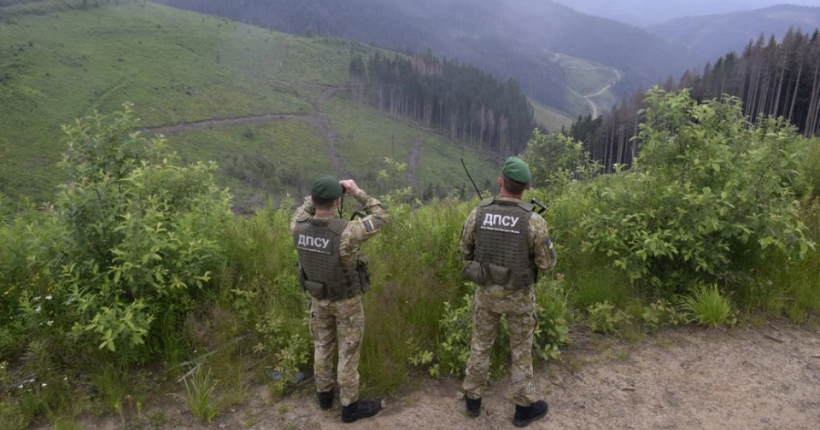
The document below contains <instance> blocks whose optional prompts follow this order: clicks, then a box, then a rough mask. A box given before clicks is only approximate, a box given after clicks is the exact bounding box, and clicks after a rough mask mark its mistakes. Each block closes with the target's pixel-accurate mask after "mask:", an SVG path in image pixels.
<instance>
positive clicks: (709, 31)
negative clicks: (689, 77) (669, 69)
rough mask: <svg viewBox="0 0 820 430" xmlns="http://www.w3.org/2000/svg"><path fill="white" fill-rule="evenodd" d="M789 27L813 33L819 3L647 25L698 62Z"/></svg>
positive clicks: (819, 23) (779, 35) (819, 16)
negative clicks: (678, 45) (686, 51)
mask: <svg viewBox="0 0 820 430" xmlns="http://www.w3.org/2000/svg"><path fill="white" fill-rule="evenodd" d="M790 27H793V28H794V29H795V30H798V29H800V30H803V32H806V33H810V34H811V33H813V32H814V30H815V29H817V28H818V27H820V7H810V6H794V5H779V6H771V7H767V8H763V9H757V10H752V11H744V12H734V13H728V14H722V15H710V16H701V17H693V18H679V19H675V20H672V21H669V22H665V23H662V24H657V25H653V26H650V27H648V29H649V31H651V32H653V33H654V34H656V35H658V36H661V37H663V38H664V39H666V40H667V41H669V42H672V43H677V44H681V45H683V46H686V47H687V48H688V49H689V50H690V52H691V53H692V55H693V56H694V57H695V58H696V59H697V60H698V61H699V62H701V63H705V62H706V61H714V60H716V59H717V58H718V57H720V56H722V55H724V54H725V53H726V52H728V51H735V52H739V51H741V50H742V49H743V48H744V47H745V46H746V45H748V44H749V41H750V40H756V39H757V38H758V37H760V35H761V34H765V35H766V37H767V38H768V37H769V36H770V35H774V36H775V37H776V38H777V39H778V40H780V39H782V38H783V36H784V35H785V34H786V32H787V31H788V30H789V28H790Z"/></svg>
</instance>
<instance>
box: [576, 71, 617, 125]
mask: <svg viewBox="0 0 820 430" xmlns="http://www.w3.org/2000/svg"><path fill="white" fill-rule="evenodd" d="M610 70H612V71H613V72H615V75H616V76H617V77H616V78H615V81H614V82H610V83H609V84H608V85H607V86H605V87H603V88H601V89H600V90H599V91H598V92H596V93H594V94H588V95H585V96H584V100H586V101H587V104H589V106H590V107H591V108H592V118H593V119H595V118H598V114H599V113H600V112H599V109H598V105H597V104H596V103H595V102H594V101H593V100H592V99H593V98H595V97H598V96H600V95H601V94H603V93H604V92H605V91H606V90H608V89H610V88H612V86H613V85H616V84H617V83H618V82H621V79H623V76H622V75H621V72H619V71H618V69H615V68H610Z"/></svg>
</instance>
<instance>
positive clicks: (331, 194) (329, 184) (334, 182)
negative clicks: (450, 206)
mask: <svg viewBox="0 0 820 430" xmlns="http://www.w3.org/2000/svg"><path fill="white" fill-rule="evenodd" d="M342 193H343V191H342V184H340V183H339V180H338V179H336V178H334V177H333V176H330V175H322V176H319V177H318V178H316V180H315V181H313V186H311V187H310V196H311V197H313V198H316V199H322V200H336V199H338V198H339V197H341V196H342Z"/></svg>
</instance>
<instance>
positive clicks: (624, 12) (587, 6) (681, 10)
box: [556, 0, 820, 26]
mask: <svg viewBox="0 0 820 430" xmlns="http://www.w3.org/2000/svg"><path fill="white" fill-rule="evenodd" d="M556 1H557V2H558V3H561V4H563V5H566V6H569V7H572V8H573V9H575V10H577V11H579V12H583V13H588V14H590V15H597V16H602V17H604V18H610V19H614V20H618V21H622V22H627V23H630V24H634V25H639V26H646V25H652V24H657V23H661V22H665V21H669V20H673V19H676V18H683V17H695V16H706V15H715V14H723V13H731V12H740V11H744V10H752V9H759V8H764V7H768V6H774V5H778V4H784V3H789V4H796V5H804V6H820V0H663V1H658V0H556Z"/></svg>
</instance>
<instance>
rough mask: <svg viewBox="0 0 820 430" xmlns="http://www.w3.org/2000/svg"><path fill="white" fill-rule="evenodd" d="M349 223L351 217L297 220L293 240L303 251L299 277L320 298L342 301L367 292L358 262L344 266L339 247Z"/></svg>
mask: <svg viewBox="0 0 820 430" xmlns="http://www.w3.org/2000/svg"><path fill="white" fill-rule="evenodd" d="M345 227H347V221H345V220H343V219H338V218H334V219H320V218H310V217H305V218H304V219H297V220H296V228H294V230H293V243H294V244H295V245H296V251H297V252H298V253H299V263H300V273H299V281H300V283H301V284H302V287H303V288H305V289H306V290H307V291H308V292H309V293H310V295H311V296H313V297H315V298H317V299H319V300H322V299H328V300H330V301H338V300H343V299H348V298H351V297H354V296H356V295H358V294H361V293H362V292H363V286H362V283H361V279H360V278H361V277H360V274H359V270H358V266H357V267H352V268H350V269H348V268H345V267H344V266H342V260H341V253H340V252H339V248H340V244H341V239H342V232H343V231H344V229H345ZM364 276H365V277H366V276H367V275H366V274H365V275H364Z"/></svg>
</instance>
